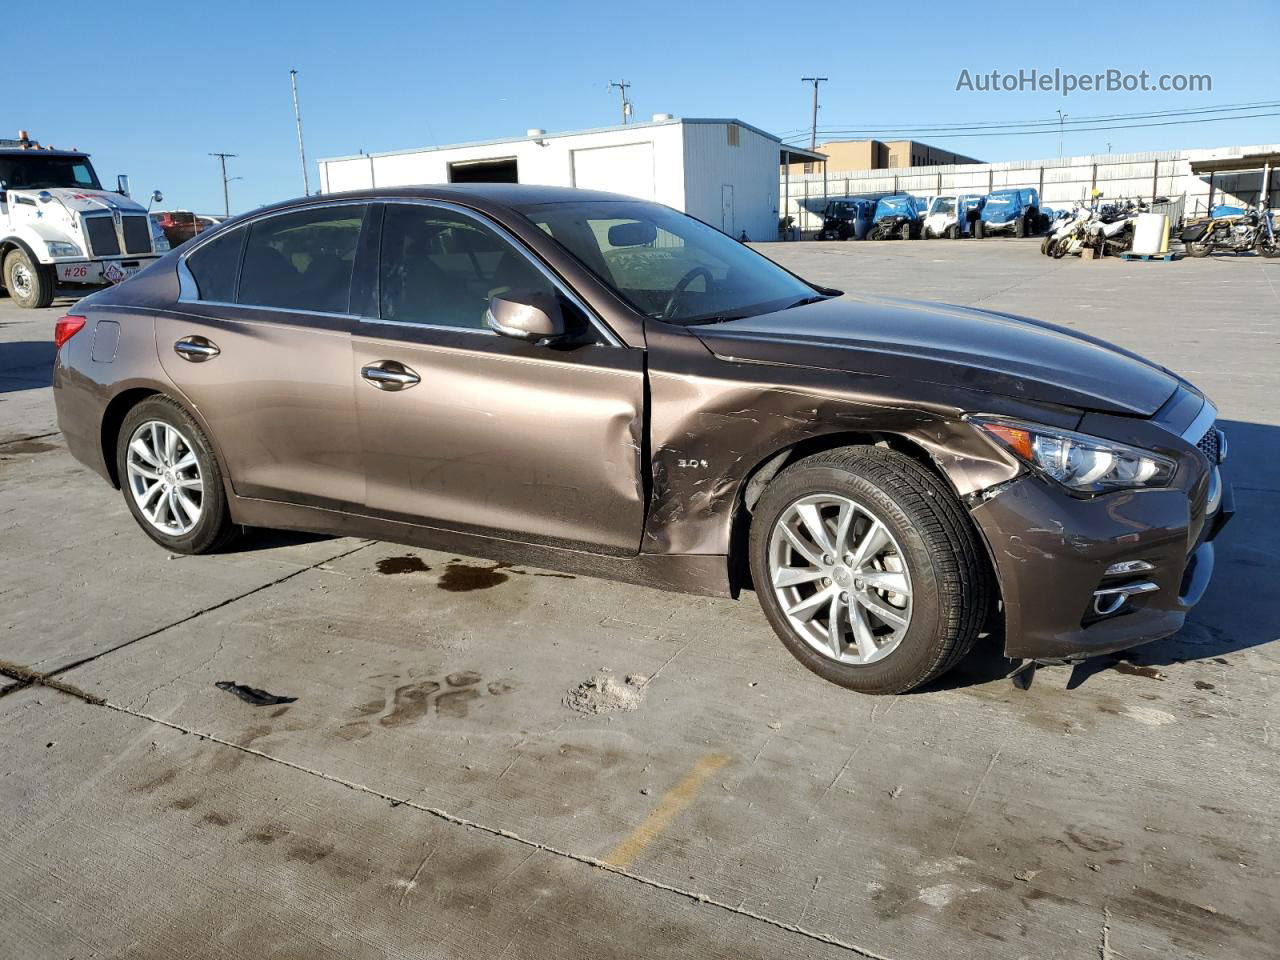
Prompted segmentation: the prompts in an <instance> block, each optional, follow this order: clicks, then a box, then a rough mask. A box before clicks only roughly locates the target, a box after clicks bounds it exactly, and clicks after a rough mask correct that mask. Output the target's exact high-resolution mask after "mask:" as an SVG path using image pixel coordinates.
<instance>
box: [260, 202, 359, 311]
mask: <svg viewBox="0 0 1280 960" xmlns="http://www.w3.org/2000/svg"><path fill="white" fill-rule="evenodd" d="M365 209H366V208H365V206H364V205H363V204H358V205H357V204H344V205H341V206H336V207H317V208H312V209H309V210H299V211H298V212H297V213H286V214H282V215H281V216H276V217H267V218H266V219H264V220H259V221H258V222H257V223H254V224H253V225H252V226H250V227H249V240H248V244H247V246H246V249H245V254H244V265H243V266H242V267H241V268H240V294H239V297H238V298H237V302H239V303H244V304H252V305H254V306H259V307H278V308H280V309H283V310H311V311H315V312H318V313H347V312H349V310H350V303H351V271H352V268H353V266H354V264H355V259H356V246H357V244H358V242H359V239H360V228H361V226H362V225H363V223H364V216H365Z"/></svg>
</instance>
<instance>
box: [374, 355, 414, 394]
mask: <svg viewBox="0 0 1280 960" xmlns="http://www.w3.org/2000/svg"><path fill="white" fill-rule="evenodd" d="M360 376H362V377H364V378H365V379H366V380H368V381H369V382H370V383H372V384H373V385H374V386H375V387H377V388H378V389H379V390H407V389H409V387H412V386H413V385H414V384H415V383H419V382H420V381H421V380H422V378H421V377H419V376H418V375H417V374H416V373H414V372H413V370H411V369H410V368H409V367H406V366H405V365H404V364H403V363H398V362H396V361H395V360H379V361H378V362H377V363H371V364H369V365H368V366H367V367H361V368H360Z"/></svg>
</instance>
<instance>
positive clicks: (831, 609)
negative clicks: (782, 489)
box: [768, 494, 912, 665]
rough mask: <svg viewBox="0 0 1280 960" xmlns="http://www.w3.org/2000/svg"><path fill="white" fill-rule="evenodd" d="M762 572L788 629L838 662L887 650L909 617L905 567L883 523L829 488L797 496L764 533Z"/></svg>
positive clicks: (867, 659)
mask: <svg viewBox="0 0 1280 960" xmlns="http://www.w3.org/2000/svg"><path fill="white" fill-rule="evenodd" d="M768 561H769V578H770V581H771V582H770V588H771V589H772V590H773V591H774V596H775V597H776V598H777V601H778V605H779V607H780V608H781V609H782V612H783V615H784V616H785V617H786V619H787V623H788V624H789V625H790V627H791V629H792V630H794V631H795V633H796V635H797V636H799V637H800V638H801V639H802V640H804V642H805V643H806V644H808V645H809V646H810V647H811V648H813V650H815V651H816V652H817V653H819V654H821V655H822V656H824V657H827V658H829V659H831V660H835V661H838V662H840V663H845V664H854V665H866V664H870V663H875V662H876V661H879V660H883V659H884V658H885V657H887V656H889V654H891V653H892V652H893V651H894V649H896V648H897V646H898V644H899V643H901V641H902V638H903V637H904V636H905V635H906V632H907V628H908V627H909V626H910V624H911V589H912V588H911V573H910V571H909V570H908V568H907V564H906V557H905V555H904V554H903V552H902V550H901V548H900V547H899V546H898V542H897V540H896V539H895V538H894V536H893V534H892V533H891V532H890V531H889V529H888V527H886V526H885V524H884V523H883V522H882V521H880V520H879V519H878V518H877V517H875V516H874V515H873V514H872V513H871V512H870V511H869V510H867V509H866V508H865V507H863V506H862V505H861V504H858V503H855V502H854V501H853V500H850V499H848V498H846V497H841V496H837V495H835V494H819V495H814V496H808V497H802V498H801V499H799V500H797V501H795V502H794V503H793V504H791V505H790V506H789V507H787V508H786V510H784V511H783V512H782V514H781V516H779V517H778V519H777V521H776V522H775V523H774V527H773V530H772V532H771V533H770V537H769V552H768Z"/></svg>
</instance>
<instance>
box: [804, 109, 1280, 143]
mask: <svg viewBox="0 0 1280 960" xmlns="http://www.w3.org/2000/svg"><path fill="white" fill-rule="evenodd" d="M1259 117H1280V111H1278V112H1275V113H1246V114H1239V115H1237V116H1233V117H1201V118H1198V119H1195V120H1166V121H1163V122H1161V123H1126V124H1119V125H1116V126H1110V127H1073V128H1072V130H1071V132H1072V133H1093V132H1096V131H1109V130H1137V129H1139V128H1142V127H1181V126H1185V125H1186V124H1189V123H1214V122H1215V121H1219V120H1254V119H1257V118H1259ZM1054 126H1055V127H1056V126H1057V123H1056V121H1055V123H1054ZM856 132H857V131H847V130H833V131H827V133H828V135H830V134H833V133H834V134H847V133H856ZM902 133H903V134H911V133H921V134H923V135H925V136H928V137H930V138H931V139H934V140H954V139H957V138H962V137H963V138H968V137H1034V136H1041V135H1043V134H1053V133H1057V130H1055V129H1053V128H1049V129H1045V130H985V131H983V132H981V133H945V132H944V133H936V132H926V131H920V130H914V131H912V130H904V131H902ZM790 139H795V138H794V137H793V138H790ZM892 139H902V140H905V139H908V137H907V136H904V135H900V136H898V137H894V138H892Z"/></svg>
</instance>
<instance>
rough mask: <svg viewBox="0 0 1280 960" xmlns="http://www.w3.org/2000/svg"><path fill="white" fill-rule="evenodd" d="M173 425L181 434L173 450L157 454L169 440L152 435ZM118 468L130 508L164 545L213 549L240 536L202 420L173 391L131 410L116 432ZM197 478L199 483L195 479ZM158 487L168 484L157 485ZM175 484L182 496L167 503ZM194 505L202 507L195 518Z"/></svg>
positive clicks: (203, 550)
mask: <svg viewBox="0 0 1280 960" xmlns="http://www.w3.org/2000/svg"><path fill="white" fill-rule="evenodd" d="M153 425H154V426H153ZM153 429H154V430H155V431H156V433H155V434H153V433H152V430H153ZM169 431H172V433H173V434H174V435H176V438H177V440H176V441H175V443H174V446H173V449H172V451H171V452H170V455H169V456H167V457H166V456H160V457H158V458H157V456H156V450H155V448H156V447H157V446H163V444H155V443H152V442H151V441H150V438H151V437H152V436H154V435H159V436H162V437H165V438H167V437H168V436H169ZM135 440H140V441H141V442H142V449H143V450H146V451H149V452H150V456H147V455H145V454H143V455H139V453H138V448H137V447H136V446H133V447H131V443H132V441H135ZM157 459H158V461H159V462H157ZM131 461H132V462H131ZM184 463H186V464H187V465H186V466H185V467H184V466H183V464H184ZM116 471H117V473H116V476H118V477H119V479H120V489H121V490H122V491H123V493H124V500H125V504H126V505H127V506H128V508H129V512H130V513H132V514H133V518H134V519H135V520H136V521H137V522H138V526H140V527H142V530H143V532H144V533H146V534H147V536H149V537H150V538H151V539H152V540H154V541H155V542H156V543H158V544H160V545H161V546H162V547H165V548H166V549H168V550H172V551H173V552H174V553H184V554H199V553H212V552H213V551H215V550H217V549H218V548H220V547H222V546H224V545H226V544H227V543H228V542H229V541H230V540H231V539H232V538H233V537H234V536H235V534H236V531H237V528H236V526H235V524H233V523H232V522H231V512H230V510H229V509H228V507H227V497H226V492H225V490H224V489H223V485H222V471H221V470H220V469H219V467H218V461H217V458H216V457H214V455H213V448H212V446H211V445H210V443H209V440H208V438H207V437H206V436H205V435H204V431H203V430H201V429H200V425H199V424H198V423H196V422H195V420H194V419H192V417H191V415H190V414H188V413H187V412H186V411H185V410H183V409H182V407H181V406H179V405H178V404H177V403H176V402H175V401H173V400H170V399H169V398H168V397H159V396H156V397H149V398H148V399H146V400H143V401H142V402H141V403H139V404H138V405H137V406H136V407H134V408H133V409H132V410H130V411H129V413H128V414H127V415H126V416H125V418H124V423H122V424H121V426H120V434H119V436H118V437H117V438H116ZM170 480H176V481H178V482H176V483H170V482H168V481H170ZM197 482H198V486H195V485H193V484H195V483H197ZM156 487H162V488H164V489H161V490H158V491H156V490H155V489H154V488H156ZM170 487H173V488H176V490H175V499H177V502H172V501H170V504H169V505H168V506H166V507H164V508H162V507H160V506H159V504H160V503H161V502H162V501H165V500H166V499H167V495H166V492H165V491H166V490H167V489H168V488H170ZM197 491H198V494H199V495H198V497H196V496H195V493H196V492H197ZM149 494H150V495H149ZM183 495H186V500H185V501H183V500H182V499H181V497H182V496H183ZM197 501H198V502H197ZM144 505H146V506H145V508H144ZM191 505H194V506H195V507H196V508H198V517H197V518H196V519H195V521H194V523H191V520H192V516H191V512H190V506H191ZM148 509H150V510H151V512H152V515H151V516H148V513H147V510H148ZM166 521H168V522H166Z"/></svg>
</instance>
